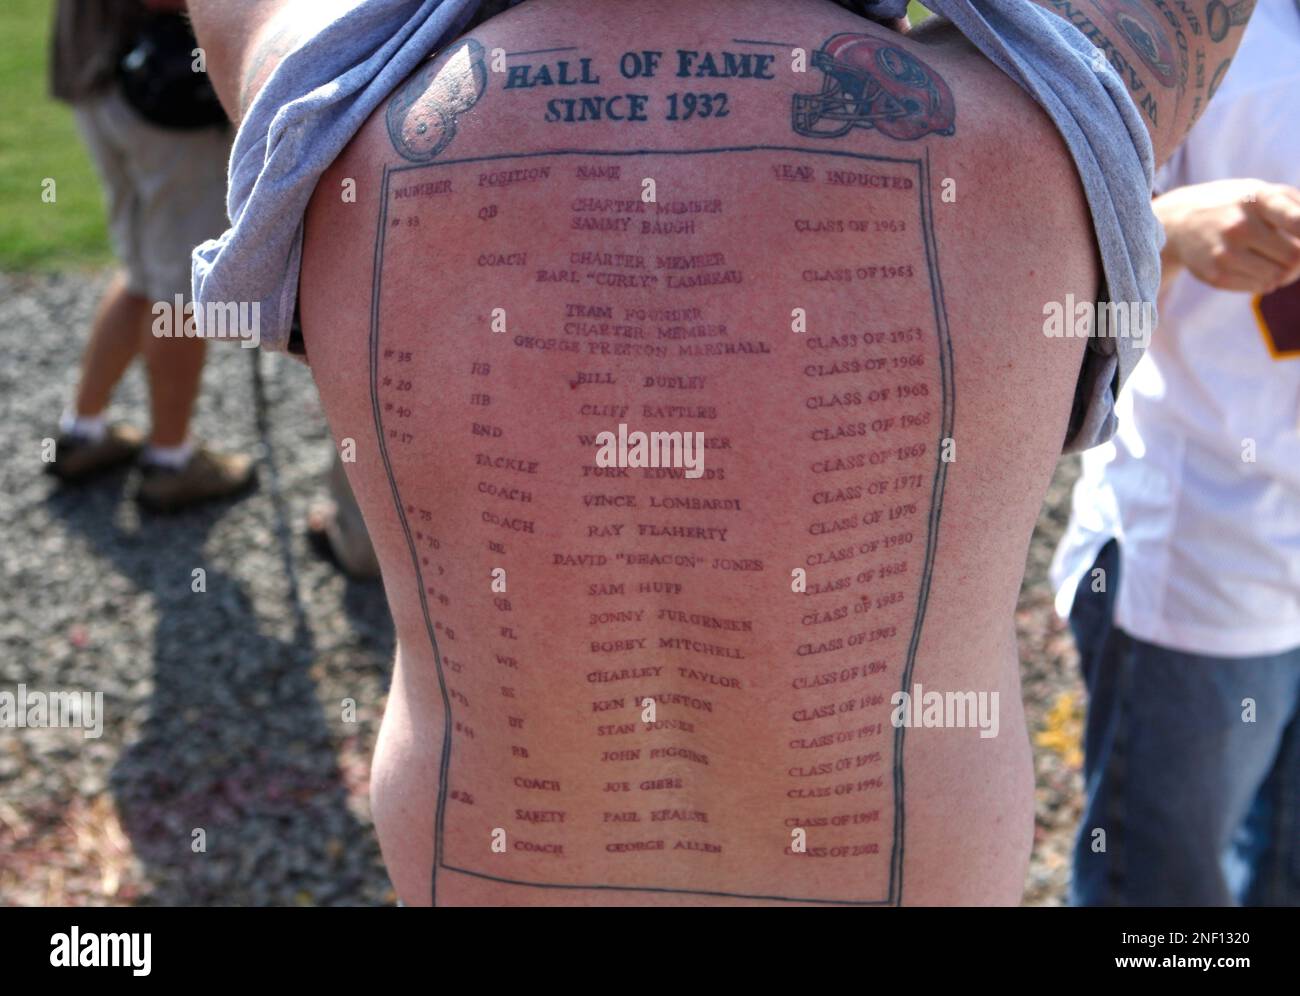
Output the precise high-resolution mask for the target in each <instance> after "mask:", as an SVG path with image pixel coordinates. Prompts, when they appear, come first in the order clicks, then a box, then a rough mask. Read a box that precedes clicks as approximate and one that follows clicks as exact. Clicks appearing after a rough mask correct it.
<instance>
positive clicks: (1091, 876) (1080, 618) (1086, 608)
mask: <svg viewBox="0 0 1300 996" xmlns="http://www.w3.org/2000/svg"><path fill="white" fill-rule="evenodd" d="M1098 572H1100V573H1098ZM1118 587H1119V548H1118V546H1117V544H1116V542H1115V541H1114V540H1110V541H1109V542H1107V543H1106V545H1105V546H1104V547H1102V549H1101V551H1100V552H1099V553H1098V555H1097V559H1096V560H1095V561H1094V562H1093V565H1092V567H1091V568H1090V569H1089V571H1088V573H1086V574H1085V575H1084V576H1083V577H1082V578H1081V579H1080V580H1079V586H1078V589H1077V590H1076V592H1075V596H1074V605H1073V607H1072V608H1071V610H1070V630H1071V632H1072V633H1073V634H1074V643H1075V646H1076V647H1077V648H1078V651H1079V669H1080V671H1081V672H1082V674H1083V680H1084V685H1085V686H1086V688H1087V690H1088V708H1087V722H1086V725H1085V727H1084V768H1083V776H1084V793H1085V801H1084V810H1083V814H1082V817H1081V819H1080V822H1079V831H1078V834H1077V837H1076V839H1075V845H1074V847H1075V852H1074V874H1073V877H1072V879H1071V881H1070V890H1069V902H1070V905H1072V906H1106V905H1112V904H1114V903H1115V902H1116V901H1117V896H1118V894H1119V889H1120V881H1121V879H1122V869H1121V865H1120V862H1121V859H1122V855H1121V854H1120V853H1119V852H1118V851H1117V850H1116V849H1115V848H1114V847H1113V846H1112V841H1110V840H1109V839H1103V838H1100V837H1099V836H1098V835H1097V834H1096V833H1095V831H1096V829H1097V828H1103V829H1104V828H1107V827H1110V828H1114V827H1115V826H1117V825H1118V823H1119V814H1118V813H1117V812H1116V811H1115V806H1116V801H1117V800H1116V799H1115V796H1114V792H1113V781H1114V779H1113V778H1111V779H1108V778H1107V777H1106V774H1107V771H1108V770H1111V769H1116V770H1117V769H1118V768H1119V767H1120V756H1119V754H1120V751H1121V750H1122V747H1123V745H1122V743H1121V742H1120V737H1119V728H1118V722H1117V719H1118V716H1117V710H1116V704H1117V702H1118V701H1119V699H1120V688H1119V682H1118V678H1119V674H1120V671H1119V669H1118V668H1117V667H1116V666H1115V664H1114V661H1115V659H1116V658H1117V657H1118V656H1119V655H1120V654H1122V653H1123V650H1124V645H1125V639H1124V635H1123V634H1122V633H1120V632H1118V631H1117V630H1116V629H1115V626H1114V618H1113V616H1114V602H1115V590H1116V589H1117V588H1118ZM1106 832H1107V834H1108V835H1109V833H1110V831H1109V830H1107V831H1106ZM1113 843H1115V844H1118V843H1119V842H1118V841H1114V842H1113ZM1101 848H1104V850H1102V849H1101Z"/></svg>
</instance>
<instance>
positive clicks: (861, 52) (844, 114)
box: [793, 32, 957, 139]
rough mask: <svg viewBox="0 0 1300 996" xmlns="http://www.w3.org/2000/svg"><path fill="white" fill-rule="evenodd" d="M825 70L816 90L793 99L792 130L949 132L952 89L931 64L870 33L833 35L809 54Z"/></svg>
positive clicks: (820, 134) (824, 134) (904, 134)
mask: <svg viewBox="0 0 1300 996" xmlns="http://www.w3.org/2000/svg"><path fill="white" fill-rule="evenodd" d="M813 65H814V66H816V67H817V68H818V69H820V70H821V71H822V72H823V73H825V78H824V79H823V81H822V89H821V92H820V93H799V94H795V97H794V120H793V125H794V130H795V131H796V132H797V133H798V134H800V135H807V136H808V137H810V138H838V137H839V136H841V135H847V134H848V133H849V132H850V131H851V130H852V129H854V128H875V129H876V130H877V131H879V132H880V133H881V134H882V135H888V136H889V137H890V138H898V139H914V138H920V137H921V136H922V135H928V134H930V133H931V132H934V133H935V134H937V135H951V134H952V133H953V129H954V122H955V120H956V116H957V112H956V107H955V105H954V103H953V99H952V91H951V90H949V89H948V86H947V84H946V83H944V81H943V80H942V79H941V78H940V77H939V75H938V74H937V73H935V72H934V71H933V70H932V69H930V67H929V66H927V65H926V64H925V63H924V62H922V61H921V60H920V59H918V58H917V57H916V56H914V55H912V54H911V53H910V52H906V51H904V50H903V49H901V48H899V47H898V46H897V45H895V44H893V43H892V42H890V41H889V40H888V39H886V38H877V37H876V36H874V35H861V34H851V33H848V32H845V33H842V34H838V35H832V36H831V38H830V39H829V40H828V41H827V42H826V44H825V45H823V46H822V47H821V48H819V49H818V50H817V51H816V52H814V53H813Z"/></svg>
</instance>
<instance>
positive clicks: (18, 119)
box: [0, 0, 112, 270]
mask: <svg viewBox="0 0 1300 996" xmlns="http://www.w3.org/2000/svg"><path fill="white" fill-rule="evenodd" d="M96 2H98V0H96ZM53 18H54V4H53V0H4V2H3V3H0V38H2V39H4V41H3V42H0V269H5V270H16V269H41V270H48V269H55V268H59V267H65V266H84V265H88V264H102V263H106V262H108V261H109V260H111V259H112V254H111V252H110V250H109V244H108V232H107V228H106V223H105V216H104V203H103V197H102V195H101V193H100V186H99V178H98V176H96V174H95V170H94V166H93V165H92V163H91V161H90V156H89V154H88V153H87V152H86V148H85V146H84V145H82V142H81V136H80V135H79V134H78V132H77V128H76V125H75V124H74V122H73V118H72V110H71V108H69V107H68V106H67V105H66V104H60V103H58V102H57V101H55V100H53V99H51V98H50V96H49V47H50V30H51V27H52V24H53ZM46 177H50V178H52V179H53V180H54V181H55V184H56V186H55V194H56V200H55V202H54V203H52V204H47V203H46V202H45V201H43V200H42V199H41V192H42V181H43V180H44V179H45V178H46Z"/></svg>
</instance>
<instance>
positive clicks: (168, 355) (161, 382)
mask: <svg viewBox="0 0 1300 996" xmlns="http://www.w3.org/2000/svg"><path fill="white" fill-rule="evenodd" d="M207 346H208V342H207V340H206V339H199V338H197V337H196V338H193V339H186V338H183V337H176V338H171V339H164V338H159V337H157V336H154V335H146V337H145V344H144V358H145V367H146V369H147V371H148V375H149V412H150V416H151V428H150V432H149V446H150V448H152V449H164V448H173V447H177V446H181V445H183V444H184V443H185V442H186V441H187V440H188V439H189V436H190V418H191V417H192V416H193V414H194V402H195V400H196V399H197V398H198V396H199V383H200V381H201V380H202V379H203V363H204V360H205V359H206V356H207Z"/></svg>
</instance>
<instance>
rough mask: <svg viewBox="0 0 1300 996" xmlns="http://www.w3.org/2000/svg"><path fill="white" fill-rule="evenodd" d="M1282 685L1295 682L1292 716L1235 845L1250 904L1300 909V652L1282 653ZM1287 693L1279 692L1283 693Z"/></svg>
mask: <svg viewBox="0 0 1300 996" xmlns="http://www.w3.org/2000/svg"><path fill="white" fill-rule="evenodd" d="M1279 666H1280V667H1281V669H1282V674H1280V675H1279V676H1278V678H1279V680H1278V684H1279V685H1280V684H1282V683H1283V682H1285V681H1286V680H1287V679H1290V681H1291V687H1290V690H1289V691H1290V695H1289V699H1287V698H1284V697H1282V696H1279V697H1280V698H1281V699H1282V701H1279V702H1278V705H1279V706H1285V704H1286V702H1287V701H1289V703H1290V708H1291V718H1290V721H1289V722H1288V724H1287V727H1286V730H1285V732H1284V733H1283V735H1282V742H1281V746H1280V748H1279V749H1278V752H1277V756H1276V758H1275V759H1274V761H1273V770H1272V771H1271V772H1269V775H1268V778H1267V779H1266V780H1265V781H1264V784H1263V786H1262V787H1261V788H1260V791H1259V794H1258V796H1256V799H1255V803H1254V805H1253V806H1252V808H1251V811H1250V815H1249V817H1248V818H1247V819H1246V822H1245V824H1244V825H1243V827H1242V828H1241V831H1240V832H1239V834H1238V838H1237V840H1236V841H1235V844H1236V849H1235V852H1234V854H1233V858H1234V859H1235V860H1236V861H1237V862H1239V863H1240V865H1241V866H1242V869H1243V870H1242V875H1243V878H1244V885H1243V887H1242V889H1241V894H1242V901H1243V902H1244V903H1245V904H1246V905H1247V906H1300V648H1297V649H1295V650H1293V651H1291V652H1290V653H1289V654H1285V655H1282V656H1281V658H1280V660H1279ZM1281 691H1282V689H1279V692H1281Z"/></svg>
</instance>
